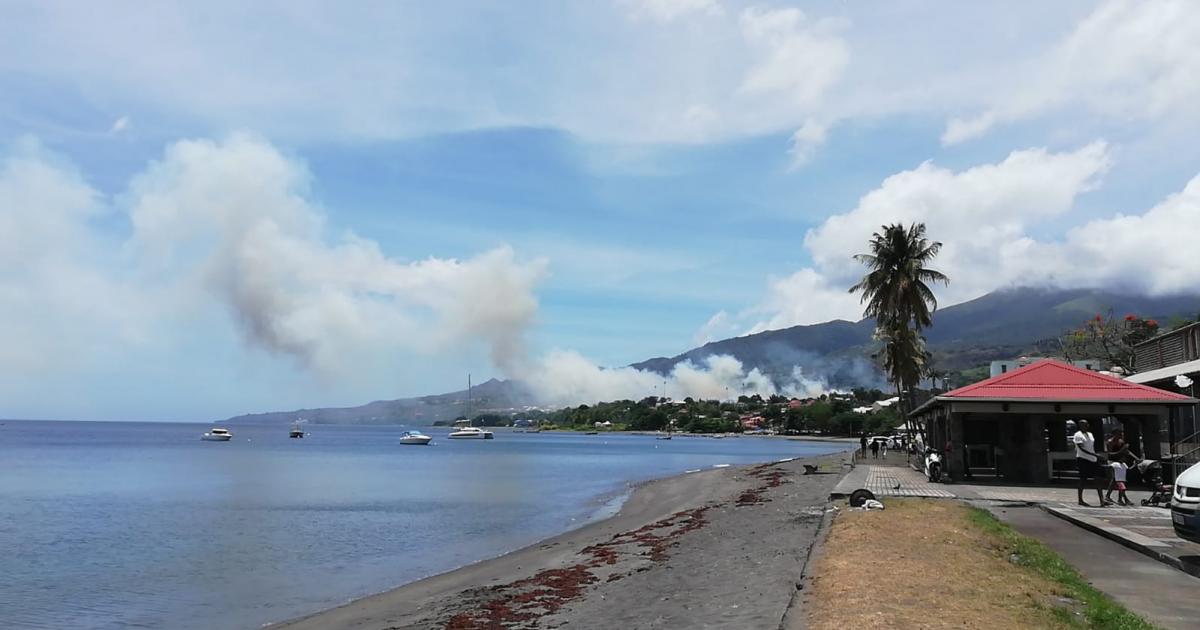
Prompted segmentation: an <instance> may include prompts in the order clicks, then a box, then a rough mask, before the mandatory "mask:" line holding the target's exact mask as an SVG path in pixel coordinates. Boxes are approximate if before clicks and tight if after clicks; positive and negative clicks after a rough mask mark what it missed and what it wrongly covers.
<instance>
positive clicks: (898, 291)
mask: <svg viewBox="0 0 1200 630" xmlns="http://www.w3.org/2000/svg"><path fill="white" fill-rule="evenodd" d="M870 248H871V253H869V254H858V255H856V256H855V257H854V260H857V261H858V262H860V263H862V264H864V265H866V266H867V268H868V270H869V271H868V272H867V275H865V276H863V278H862V280H860V281H859V282H858V284H856V285H854V286H852V287H850V292H851V293H857V292H859V291H861V292H862V294H863V295H862V302H863V303H864V304H866V308H865V309H864V310H863V315H864V316H866V317H871V318H874V319H875V323H876V327H882V328H888V329H897V328H900V327H904V328H908V327H910V326H911V327H913V328H915V329H916V330H918V331H920V330H922V329H923V328H926V327H928V326H930V325H932V324H933V311H935V310H937V298H936V297H935V296H934V295H933V290H932V289H930V288H929V285H930V284H932V283H934V282H941V283H942V284H949V282H950V279H949V278H947V277H946V275H945V274H943V273H942V272H940V271H935V270H933V269H929V268H927V267H926V266H925V265H926V264H928V263H929V262H930V261H932V260H933V259H934V258H935V257H936V256H937V254H938V251H940V250H941V249H942V244H941V243H939V242H936V241H934V242H932V243H931V242H930V241H929V239H927V238H925V224H924V223H914V224H912V225H911V226H910V227H909V228H908V229H905V228H904V226H903V225H901V224H895V225H885V226H883V233H882V234H881V233H879V232H876V233H875V234H873V235H871V241H870Z"/></svg>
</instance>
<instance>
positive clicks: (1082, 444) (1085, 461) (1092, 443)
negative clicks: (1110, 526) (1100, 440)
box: [1071, 420, 1104, 507]
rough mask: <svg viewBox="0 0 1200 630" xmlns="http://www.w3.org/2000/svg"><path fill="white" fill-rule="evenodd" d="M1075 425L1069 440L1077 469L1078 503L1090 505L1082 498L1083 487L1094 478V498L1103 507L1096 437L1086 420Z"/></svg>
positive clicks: (1085, 505)
mask: <svg viewBox="0 0 1200 630" xmlns="http://www.w3.org/2000/svg"><path fill="white" fill-rule="evenodd" d="M1077 426H1078V427H1079V430H1078V431H1076V432H1075V435H1074V436H1072V437H1071V441H1072V442H1074V443H1075V466H1076V470H1078V471H1079V489H1078V492H1077V495H1078V496H1077V498H1078V499H1079V505H1082V506H1084V507H1091V506H1090V505H1088V503H1087V502H1085V501H1084V500H1083V489H1084V487H1085V486H1086V484H1087V482H1088V481H1090V480H1096V485H1095V488H1096V499H1097V500H1098V501H1099V502H1100V507H1104V493H1103V491H1101V490H1100V484H1099V479H1100V457H1099V456H1098V455H1096V438H1094V437H1092V433H1091V431H1088V421H1087V420H1080V421H1079V422H1078V424H1077Z"/></svg>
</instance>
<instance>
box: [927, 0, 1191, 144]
mask: <svg viewBox="0 0 1200 630" xmlns="http://www.w3.org/2000/svg"><path fill="white" fill-rule="evenodd" d="M1027 65H1028V67H1026V68H1025V69H1024V71H1023V72H1020V73H1016V74H1015V75H1014V77H1013V78H1011V79H1007V80H1006V79H1004V78H997V80H996V81H995V83H996V85H995V88H994V89H995V92H994V94H993V95H992V97H991V103H990V107H989V108H988V109H987V110H985V111H983V112H982V113H979V114H976V115H972V116H968V117H965V118H954V119H952V120H951V121H950V122H949V123H948V124H947V127H946V131H945V132H944V133H943V135H942V141H943V142H944V143H945V144H954V143H957V142H962V141H964V140H968V139H971V138H975V137H978V136H981V135H983V134H985V133H987V132H988V131H990V130H991V129H992V128H993V127H995V126H996V125H998V124H1003V123H1009V122H1015V121H1020V120H1025V119H1029V118H1033V117H1036V116H1039V115H1042V114H1046V113H1049V112H1052V111H1055V110H1060V109H1065V108H1068V107H1075V108H1083V109H1085V110H1089V111H1092V112H1095V113H1097V114H1100V115H1102V116H1108V117H1112V118H1115V119H1118V120H1126V119H1133V120H1143V119H1148V118H1155V117H1160V116H1164V115H1169V114H1174V113H1183V114H1186V115H1188V116H1192V117H1194V116H1195V112H1196V106H1195V103H1196V101H1197V99H1198V98H1200V81H1198V80H1197V77H1198V76H1200V5H1197V4H1196V3H1194V2H1188V1H1186V0H1178V1H1172V0H1163V1H1158V2H1133V1H1129V0H1110V1H1109V2H1106V3H1104V4H1103V5H1101V6H1099V7H1097V8H1096V10H1095V11H1094V12H1093V13H1092V14H1091V15H1089V16H1088V17H1087V18H1086V19H1084V20H1083V21H1081V22H1080V23H1079V24H1078V25H1076V26H1075V28H1074V29H1073V30H1072V32H1071V33H1070V34H1069V35H1068V36H1067V37H1066V38H1064V39H1063V40H1062V41H1061V42H1060V43H1059V44H1058V45H1057V46H1055V47H1054V48H1053V49H1052V50H1051V51H1049V52H1048V53H1047V54H1046V55H1044V56H1043V57H1041V58H1035V59H1033V60H1030V61H1029V62H1027Z"/></svg>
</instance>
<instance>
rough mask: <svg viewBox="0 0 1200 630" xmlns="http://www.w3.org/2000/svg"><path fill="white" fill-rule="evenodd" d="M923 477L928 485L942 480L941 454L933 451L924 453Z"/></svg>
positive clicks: (929, 450) (928, 450)
mask: <svg viewBox="0 0 1200 630" xmlns="http://www.w3.org/2000/svg"><path fill="white" fill-rule="evenodd" d="M925 476H926V477H928V478H929V482H930V483H938V482H940V481H941V480H942V454H941V453H939V452H937V451H935V450H933V449H927V450H926V451H925Z"/></svg>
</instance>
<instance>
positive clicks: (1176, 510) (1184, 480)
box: [1171, 464, 1200, 543]
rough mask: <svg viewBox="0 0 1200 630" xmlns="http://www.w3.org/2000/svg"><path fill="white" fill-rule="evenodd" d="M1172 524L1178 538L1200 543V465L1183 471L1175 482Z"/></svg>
mask: <svg viewBox="0 0 1200 630" xmlns="http://www.w3.org/2000/svg"><path fill="white" fill-rule="evenodd" d="M1171 524H1172V525H1174V526H1175V535H1176V536H1179V537H1180V538H1182V539H1184V540H1190V541H1192V542H1194V543H1200V464H1196V465H1195V466H1192V467H1191V468H1189V469H1187V470H1185V471H1183V473H1182V474H1180V475H1179V478H1178V479H1176V480H1175V488H1174V492H1172V496H1171Z"/></svg>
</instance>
